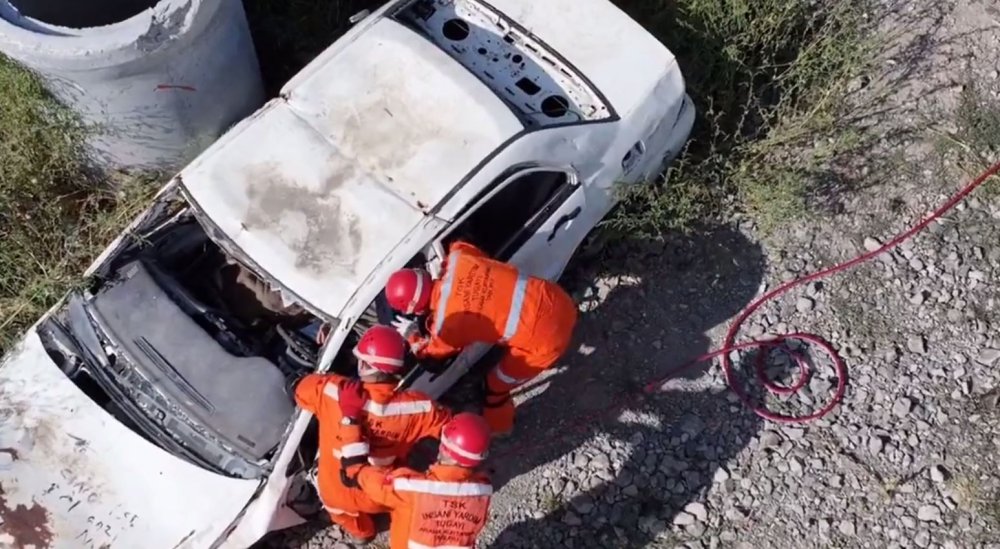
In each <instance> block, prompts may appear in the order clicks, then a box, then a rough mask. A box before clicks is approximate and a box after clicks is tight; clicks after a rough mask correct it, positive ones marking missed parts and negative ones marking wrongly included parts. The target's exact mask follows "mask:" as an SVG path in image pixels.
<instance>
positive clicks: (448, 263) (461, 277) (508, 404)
mask: <svg viewBox="0 0 1000 549" xmlns="http://www.w3.org/2000/svg"><path fill="white" fill-rule="evenodd" d="M385 297H386V301H388V303H389V305H390V306H391V307H392V308H393V309H395V310H396V311H398V312H401V313H404V314H407V315H414V314H415V315H425V314H426V315H427V318H426V323H425V325H424V327H423V330H424V331H426V333H427V334H428V335H426V336H425V335H423V334H421V327H420V324H419V322H418V321H416V320H409V319H407V318H405V317H402V316H397V317H396V320H395V321H394V322H393V323H392V324H393V325H394V326H396V329H397V330H399V332H400V333H401V334H403V336H404V337H406V338H407V340H408V341H409V342H410V345H411V348H412V350H413V353H414V354H415V355H416V356H417V358H420V359H426V358H432V359H437V360H441V359H443V358H447V357H449V356H452V355H454V354H457V353H458V352H459V351H461V350H462V349H463V348H464V347H466V346H468V345H469V344H472V343H476V342H484V343H488V344H491V345H495V344H501V345H504V346H506V352H505V353H504V355H503V357H502V358H501V359H500V361H499V363H498V364H497V365H496V366H495V367H493V369H492V370H490V372H489V374H488V376H487V378H486V405H485V408H484V410H483V415H484V417H485V418H486V421H487V422H488V423H489V425H490V428H491V429H493V432H494V434H497V435H507V434H509V433H510V432H511V431H512V430H513V428H514V402H513V400H512V399H511V394H510V393H511V391H512V390H514V389H515V388H516V387H518V386H520V385H522V384H524V383H525V382H527V381H529V380H531V379H532V378H534V377H535V376H537V375H538V374H540V373H542V372H543V371H544V370H546V369H547V368H549V367H550V366H552V365H553V364H555V362H556V361H557V360H559V357H560V356H562V354H563V353H564V352H565V351H566V349H567V348H568V347H569V345H570V342H571V340H572V337H573V328H574V326H575V325H576V320H577V309H576V304H575V303H574V302H573V299H572V298H571V297H570V296H569V294H567V293H566V291H565V290H563V289H562V288H561V287H560V286H559V285H558V284H557V283H555V282H551V281H548V280H545V279H541V278H536V277H532V276H528V275H526V274H524V273H522V272H519V271H518V270H517V268H516V267H514V266H512V265H510V264H508V263H503V262H501V261H496V260H494V259H491V258H489V257H488V256H487V255H486V254H485V253H483V252H482V251H481V250H479V249H478V248H476V247H475V246H473V245H472V244H469V243H467V242H462V241H457V242H455V243H453V244H452V245H451V246H449V249H448V253H447V257H446V258H445V266H444V270H443V273H442V274H441V276H440V277H439V278H438V279H437V280H433V279H432V278H431V276H430V274H429V273H428V272H427V271H424V270H422V269H403V270H400V271H396V272H395V273H393V274H392V275H391V276H390V277H389V281H388V283H387V284H386V288H385Z"/></svg>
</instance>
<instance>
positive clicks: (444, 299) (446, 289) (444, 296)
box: [434, 252, 462, 334]
mask: <svg viewBox="0 0 1000 549" xmlns="http://www.w3.org/2000/svg"><path fill="white" fill-rule="evenodd" d="M460 255H462V252H452V253H451V254H450V255H449V256H448V274H446V275H445V276H444V285H443V286H441V295H440V296H439V297H438V305H437V310H436V311H434V333H435V334H437V333H440V332H441V326H442V325H444V311H445V306H447V305H448V298H449V297H451V288H452V286H454V285H455V265H456V264H458V257H459V256H460Z"/></svg>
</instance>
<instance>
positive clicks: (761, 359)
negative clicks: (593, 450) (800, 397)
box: [645, 162, 1000, 423]
mask: <svg viewBox="0 0 1000 549" xmlns="http://www.w3.org/2000/svg"><path fill="white" fill-rule="evenodd" d="M998 172H1000V162H997V163H996V164H993V165H992V166H991V167H990V168H989V169H987V170H986V171H984V172H983V173H982V174H980V175H979V177H977V178H976V179H975V180H973V181H972V182H971V183H969V184H968V185H966V186H965V187H964V188H963V189H962V190H960V191H959V192H957V193H955V194H954V195H953V196H952V197H951V198H950V199H948V201H947V202H945V203H944V204H943V205H942V206H940V207H939V208H938V209H936V210H934V211H933V212H931V214H930V215H928V216H927V217H925V218H924V219H923V220H922V221H921V222H920V223H917V224H916V225H914V226H913V227H910V228H909V229H907V230H906V231H904V232H902V233H900V234H899V235H897V236H896V237H895V238H893V239H892V240H890V241H889V242H886V243H885V244H883V245H882V246H881V247H879V248H878V249H877V250H873V251H871V252H868V253H865V254H862V255H860V256H858V257H855V258H853V259H851V260H849V261H845V262H843V263H840V264H838V265H834V266H832V267H829V268H827V269H824V270H822V271H817V272H815V273H812V274H809V275H806V276H803V277H801V278H798V279H795V280H792V281H791V282H786V283H785V284H782V285H781V286H778V287H777V288H775V289H774V290H771V291H770V292H768V293H766V294H764V295H762V296H760V297H758V298H757V299H756V300H754V301H753V302H752V303H750V305H748V306H747V307H746V308H745V309H743V311H742V312H741V313H740V314H739V315H738V316H737V317H736V319H735V320H733V323H732V324H730V325H729V331H727V332H726V338H725V340H724V341H723V344H722V348H720V349H718V350H715V351H712V352H709V353H706V354H704V355H701V356H699V357H697V358H695V359H694V360H692V361H690V362H687V363H685V364H683V365H681V366H680V367H678V368H675V369H674V370H672V371H671V372H670V373H669V374H667V375H666V376H664V377H661V378H658V379H656V380H653V381H651V382H650V383H648V384H646V386H645V392H646V393H656V392H659V389H660V388H661V387H662V386H663V384H664V383H666V382H667V381H668V380H669V379H671V378H673V377H676V376H677V375H678V374H679V373H681V372H683V371H685V370H687V369H689V368H691V367H693V366H695V365H697V364H700V363H702V362H706V361H708V360H712V359H714V358H716V357H720V358H721V363H722V370H723V372H724V373H725V375H726V383H727V384H728V385H729V388H730V389H732V390H733V392H735V393H736V395H737V396H738V397H739V398H740V400H741V401H743V404H745V405H746V406H747V407H749V408H750V409H751V410H753V412H754V413H755V414H757V415H758V416H760V417H762V418H764V419H769V420H771V421H776V422H780V423H805V422H807V421H811V420H814V419H818V418H821V417H823V416H825V415H826V414H828V413H830V411H831V410H833V408H834V407H836V406H837V404H839V403H840V401H841V399H843V398H844V391H845V390H846V389H847V366H846V365H845V364H844V359H843V358H842V357H841V356H840V355H839V354H838V353H837V351H836V350H834V348H833V346H832V345H830V344H829V343H828V342H827V341H826V340H824V339H823V338H821V337H819V336H817V335H814V334H808V333H791V334H782V335H779V336H777V337H776V338H774V339H771V340H768V341H759V340H755V341H750V342H747V343H739V344H737V343H736V335H737V334H738V333H739V331H740V328H741V327H742V325H743V323H744V322H746V320H747V318H749V317H750V315H752V314H753V313H754V312H756V311H757V309H759V308H760V307H761V305H763V304H765V303H767V302H768V301H771V300H772V299H775V298H776V297H779V296H781V295H782V294H784V293H786V292H788V291H789V290H791V289H792V288H794V287H796V286H801V285H802V284H805V283H807V282H812V281H814V280H820V279H822V278H826V277H828V276H831V275H834V274H837V273H839V272H842V271H846V270H848V269H851V268H853V267H856V266H858V265H860V264H861V263H864V262H866V261H868V260H870V259H872V258H874V257H876V256H878V255H880V254H882V253H885V252H886V251H888V250H891V249H893V248H895V247H897V246H899V245H900V244H902V243H903V242H904V241H906V240H909V239H910V238H913V237H914V236H915V235H916V234H917V233H919V232H920V231H922V230H924V229H926V228H927V226H928V225H930V224H931V223H932V222H934V221H935V220H936V219H938V218H940V217H941V216H943V215H944V214H945V213H947V212H948V211H949V210H951V209H952V208H954V207H955V205H957V204H958V203H959V202H961V201H962V200H964V199H965V197H967V196H968V195H969V194H970V193H971V192H972V191H974V190H976V188H978V187H979V186H980V185H982V184H983V183H984V182H986V180H987V179H989V178H990V177H992V176H994V175H996V174H997V173H998ZM792 340H797V341H802V342H805V343H808V344H813V345H815V346H817V347H819V349H820V350H821V351H822V352H824V353H826V355H827V356H829V357H830V359H831V360H832V361H833V366H834V369H835V370H836V372H837V387H836V390H835V391H834V394H833V398H831V399H830V400H829V401H828V402H827V403H826V404H825V405H824V406H823V407H822V408H820V409H819V410H817V411H815V412H813V413H811V414H808V415H804V416H790V415H784V414H779V413H775V412H772V411H770V410H768V409H767V408H765V407H763V406H759V405H757V404H755V403H754V402H753V401H752V400H751V399H750V396H749V395H747V393H746V391H745V390H744V388H743V387H742V386H740V384H739V383H738V382H737V380H736V378H735V376H734V374H733V364H732V362H731V360H730V358H729V354H730V353H731V352H732V351H741V350H745V349H759V350H761V351H766V350H768V349H771V348H774V347H778V346H780V345H781V343H782V342H785V341H792ZM790 354H791V357H792V359H793V360H794V361H795V363H796V365H797V366H798V367H799V376H798V378H797V379H796V381H795V383H793V384H792V385H790V386H784V385H780V384H777V383H775V382H772V381H770V380H769V379H767V377H766V375H765V374H764V366H765V357H766V353H765V352H760V353H758V354H757V359H756V360H755V362H754V369H755V371H756V377H757V379H758V381H760V382H761V384H762V385H763V386H764V387H765V388H766V389H767V390H768V391H770V392H771V393H774V394H781V395H791V394H795V393H797V392H798V391H799V390H800V389H802V387H803V386H804V385H805V383H806V380H807V379H808V377H809V373H810V369H809V365H808V362H807V361H806V359H805V357H804V355H803V354H801V353H799V352H793V353H790Z"/></svg>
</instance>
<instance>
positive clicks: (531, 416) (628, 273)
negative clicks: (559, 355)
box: [489, 227, 765, 547]
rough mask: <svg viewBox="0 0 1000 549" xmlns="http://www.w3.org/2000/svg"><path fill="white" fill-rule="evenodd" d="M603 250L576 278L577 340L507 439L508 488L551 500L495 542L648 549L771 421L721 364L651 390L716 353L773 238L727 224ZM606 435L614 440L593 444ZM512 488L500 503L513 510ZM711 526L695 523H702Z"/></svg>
mask: <svg viewBox="0 0 1000 549" xmlns="http://www.w3.org/2000/svg"><path fill="white" fill-rule="evenodd" d="M600 256H601V257H600V258H592V259H590V260H588V259H586V258H584V259H583V260H580V261H575V262H574V265H572V266H571V268H570V269H569V270H568V274H567V275H566V276H564V280H563V283H564V285H565V286H567V287H568V288H570V289H573V290H574V293H576V294H577V296H578V297H580V298H582V302H583V304H582V306H581V308H582V309H583V310H584V312H583V313H582V314H581V316H580V320H579V323H578V325H577V330H576V335H575V345H574V347H572V349H573V350H572V351H571V352H570V353H569V354H567V355H566V356H565V357H564V358H563V360H562V361H561V362H560V364H559V367H558V371H557V372H556V373H554V374H553V375H551V376H549V377H547V378H546V379H545V380H543V381H541V382H540V383H536V384H535V385H534V387H529V388H528V389H527V392H528V393H529V394H530V397H529V399H528V400H527V401H525V402H522V403H521V404H519V406H518V411H517V427H516V431H515V433H514V435H513V436H512V437H511V438H510V439H509V440H504V441H500V442H498V443H496V444H495V445H494V448H493V451H492V456H491V459H490V462H489V466H490V467H491V472H492V476H493V480H494V485H495V487H496V489H497V490H499V489H500V488H502V487H504V486H507V485H508V484H513V485H517V486H516V487H513V490H509V492H511V493H515V494H517V497H518V498H519V500H524V499H525V498H526V497H527V496H526V494H525V491H526V490H529V491H534V495H535V501H538V502H540V507H541V509H538V510H535V511H534V514H533V515H532V516H531V517H530V518H527V519H525V520H521V521H520V522H516V523H514V524H512V525H510V526H508V527H507V528H505V529H504V530H503V531H502V532H500V533H499V534H498V535H497V536H496V537H495V540H494V542H493V545H492V546H493V547H557V546H563V545H565V544H566V543H570V542H569V541H568V540H570V539H571V540H572V542H571V544H572V546H573V547H640V546H644V545H645V544H647V543H649V542H651V541H653V540H654V539H656V538H657V537H658V536H660V535H661V534H663V533H664V532H665V531H666V530H668V529H669V526H668V525H669V524H671V523H672V522H673V521H674V519H675V518H676V517H677V516H678V513H680V512H681V511H682V510H683V509H684V508H685V506H687V505H688V504H690V503H692V502H696V501H698V499H699V498H700V497H701V496H702V495H703V494H704V493H705V492H706V491H707V488H708V487H709V486H710V485H711V484H712V482H713V479H714V478H715V476H716V471H717V470H718V468H719V467H721V466H722V465H723V464H725V463H726V461H728V460H729V459H730V458H732V457H733V456H735V455H736V454H737V453H738V452H739V451H740V450H742V449H743V448H744V447H745V446H746V445H747V444H748V443H749V441H750V440H751V439H752V438H753V437H754V436H755V434H756V432H757V431H758V430H759V429H760V423H761V421H760V419H759V418H758V417H757V416H756V415H754V414H753V413H751V412H749V411H748V410H746V409H744V408H743V407H742V406H740V405H739V404H734V402H733V401H732V400H731V397H730V396H729V394H728V392H727V391H725V390H724V388H723V386H722V384H721V383H720V382H719V381H718V376H717V373H714V374H712V375H709V374H706V369H707V368H708V367H709V366H710V365H709V364H700V365H699V366H698V367H696V368H691V369H689V370H687V371H686V372H684V374H683V375H682V376H680V377H679V378H677V379H675V380H674V381H672V382H670V383H669V384H668V386H667V388H666V389H665V391H664V392H662V393H659V394H656V395H648V396H645V395H643V392H642V390H641V389H642V387H643V385H644V384H645V383H647V382H648V381H650V380H652V379H658V377H659V376H662V375H663V374H665V373H666V372H668V371H670V370H671V369H672V368H677V367H678V366H680V365H683V364H685V363H687V362H689V361H690V360H691V359H692V358H694V357H697V356H699V355H701V354H703V353H705V352H707V351H709V350H710V348H711V347H712V340H711V339H710V337H709V332H710V331H713V329H716V330H717V329H718V327H719V326H720V325H724V324H725V323H726V322H727V320H729V319H730V318H731V317H732V316H733V315H735V314H736V313H737V312H738V311H740V310H741V309H742V308H743V307H744V306H746V305H747V304H748V303H749V302H750V300H751V299H752V298H753V297H754V296H755V295H756V294H757V292H758V289H759V288H760V286H761V281H762V280H763V278H764V272H765V261H764V254H763V252H762V250H761V248H760V246H759V245H757V244H756V243H754V242H751V241H750V240H748V239H747V238H746V237H745V236H744V235H743V234H742V233H740V232H739V231H737V230H735V229H732V228H729V227H719V228H713V229H708V230H701V231H695V232H693V233H689V235H687V236H685V235H680V234H676V235H667V236H665V237H664V238H663V239H662V240H658V241H639V240H636V241H626V242H623V243H620V244H616V245H614V246H612V249H610V250H605V252H604V253H602V254H600ZM581 282H582V284H581ZM713 335H714V334H713ZM743 366H745V362H743V363H741V364H740V365H739V366H737V368H741V367H743ZM535 393H539V394H535ZM594 439H602V440H601V442H599V443H598V444H588V442H591V441H593V440H594ZM597 448H599V449H600V451H598V450H597ZM555 461H558V462H559V464H560V465H561V466H560V467H556V468H551V467H550V468H547V470H546V474H549V475H552V473H556V475H555V476H550V477H549V478H541V476H540V475H526V474H527V473H530V472H532V471H533V470H534V469H536V468H538V467H539V466H542V465H546V464H549V463H552V462H555ZM560 472H561V473H560ZM521 475H524V476H523V477H522V476H521ZM720 478H721V476H720ZM722 480H724V479H722ZM503 498H504V494H503V493H500V494H498V496H497V499H498V500H501V501H498V502H497V503H498V504H499V505H497V506H496V507H497V508H500V509H503V508H505V505H504V504H503V502H502V499H503ZM510 507H511V508H515V507H520V508H523V507H525V506H524V505H523V504H519V503H518V502H515V503H514V504H513V505H511V506H510ZM694 510H695V511H696V513H695V515H697V514H700V509H698V508H697V507H696V508H695V509H694ZM517 513H518V512H517V511H515V512H514V513H513V514H517ZM522 514H523V513H522ZM686 518H687V517H683V518H682V519H680V520H679V522H685V519H686ZM702 520H703V517H702ZM698 524H702V522H701V521H699V520H696V521H695V523H694V524H692V525H689V526H688V529H689V533H691V534H694V535H698V534H699V532H698V529H699V528H701V529H702V531H703V529H704V528H703V527H702V526H698Z"/></svg>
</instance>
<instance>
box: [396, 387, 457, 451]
mask: <svg viewBox="0 0 1000 549" xmlns="http://www.w3.org/2000/svg"><path fill="white" fill-rule="evenodd" d="M424 396H426V395H424ZM426 398H427V402H430V403H431V411H430V412H427V413H425V414H420V416H419V419H418V420H416V421H414V422H412V424H411V425H412V426H411V427H410V429H412V432H411V433H408V435H409V436H407V437H406V439H407V440H414V441H417V440H420V439H423V438H427V437H430V438H433V439H434V440H440V439H441V430H442V429H444V426H445V424H446V423H448V422H449V421H451V417H452V413H451V410H449V409H447V408H445V407H444V406H441V405H440V404H438V403H437V402H435V401H434V399H432V398H431V397H429V396H427V397H426Z"/></svg>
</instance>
